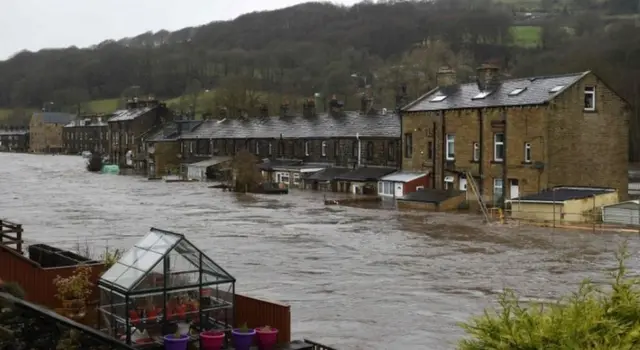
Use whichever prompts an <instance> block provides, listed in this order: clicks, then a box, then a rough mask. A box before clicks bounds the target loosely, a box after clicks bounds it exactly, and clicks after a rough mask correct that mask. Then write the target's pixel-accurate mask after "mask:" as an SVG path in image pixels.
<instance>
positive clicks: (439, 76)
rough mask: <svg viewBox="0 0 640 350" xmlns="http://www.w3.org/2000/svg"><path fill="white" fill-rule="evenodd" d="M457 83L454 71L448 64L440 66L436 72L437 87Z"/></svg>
mask: <svg viewBox="0 0 640 350" xmlns="http://www.w3.org/2000/svg"><path fill="white" fill-rule="evenodd" d="M457 83H458V78H457V76H456V71H455V70H453V68H451V67H449V66H442V67H440V69H438V72H437V73H436V84H437V85H438V87H449V86H454V85H456V84H457Z"/></svg>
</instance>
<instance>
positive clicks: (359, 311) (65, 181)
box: [0, 153, 640, 349]
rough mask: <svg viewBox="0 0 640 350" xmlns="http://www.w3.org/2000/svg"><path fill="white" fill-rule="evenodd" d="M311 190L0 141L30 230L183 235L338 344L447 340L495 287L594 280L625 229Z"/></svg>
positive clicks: (545, 288) (535, 288) (128, 236)
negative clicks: (141, 169)
mask: <svg viewBox="0 0 640 350" xmlns="http://www.w3.org/2000/svg"><path fill="white" fill-rule="evenodd" d="M322 199H323V195H322V194H319V193H313V192H296V191H292V193H290V194H289V195H285V196H275V197H274V196H263V195H237V194H233V193H226V192H221V191H219V190H214V189H209V188H207V186H206V184H204V183H164V182H150V181H147V180H146V179H143V178H140V177H129V176H114V175H100V174H91V173H88V172H86V171H85V170H84V160H83V159H81V158H80V157H75V156H43V155H23V154H8V153H0V217H4V218H7V219H10V220H13V221H16V222H19V223H22V224H24V227H25V230H26V231H25V237H26V239H27V241H30V242H45V243H50V244H55V245H57V246H62V247H69V248H71V247H73V246H74V245H76V244H77V243H78V242H85V241H86V242H89V243H90V244H91V245H92V247H93V249H94V250H96V251H99V250H100V249H101V248H103V247H104V246H105V245H109V246H111V247H122V248H126V247H128V246H131V244H133V242H135V241H136V240H137V238H139V237H140V236H142V235H144V234H145V233H146V231H147V230H148V229H149V228H150V227H152V226H153V227H158V228H163V229H168V230H174V231H177V232H180V233H183V234H185V235H186V236H187V237H188V238H189V239H190V240H192V241H193V242H194V243H196V244H197V245H198V246H200V247H201V248H202V249H203V250H204V251H205V252H206V253H207V254H209V255H210V256H211V258H212V259H214V260H215V261H216V262H218V263H219V264H220V265H222V266H223V267H225V268H226V269H227V271H229V272H230V273H231V274H233V275H234V276H235V277H236V278H237V279H238V283H237V286H236V288H237V290H239V291H240V292H243V293H247V294H249V295H251V296H256V297H264V298H268V299H274V300H280V301H283V302H287V303H290V304H291V306H292V326H293V336H294V338H303V337H305V338H309V339H312V340H316V341H318V342H322V343H326V344H328V345H333V346H335V347H337V348H338V349H451V348H454V347H455V343H456V341H457V340H459V339H460V338H461V337H462V336H464V334H463V332H462V331H461V329H460V327H459V326H458V323H459V322H462V321H465V320H467V319H468V318H469V317H470V316H471V315H474V314H478V313H480V312H482V310H483V309H484V308H485V307H487V306H491V305H492V304H493V303H494V302H495V299H496V295H497V293H499V292H500V291H502V290H503V289H504V288H513V289H515V290H516V291H517V292H518V293H519V294H520V295H521V296H522V297H524V298H534V299H540V298H542V299H553V298H557V297H558V296H560V295H562V294H564V293H567V292H569V291H573V290H576V288H577V286H578V284H579V282H580V281H581V280H583V279H584V278H593V279H595V280H599V281H602V280H603V279H604V278H605V274H604V273H603V271H604V270H606V269H610V268H612V267H613V266H614V265H615V259H614V254H613V253H614V252H615V251H616V249H617V247H618V246H619V244H620V243H621V242H623V241H624V240H625V239H629V249H630V252H631V253H634V256H633V258H632V259H631V260H630V261H629V263H630V267H631V268H632V269H635V268H636V267H637V266H638V261H637V258H636V256H637V254H635V253H637V251H638V249H639V248H640V244H638V242H639V240H638V238H637V237H636V235H628V234H627V235H622V234H601V233H596V234H594V233H592V232H590V231H588V232H570V231H560V230H557V231H555V232H553V231H551V230H549V229H539V228H527V227H508V226H499V225H483V224H481V221H480V219H479V218H478V217H476V216H471V215H461V214H442V213H400V212H397V211H395V210H388V209H364V208H352V207H343V206H324V204H323V200H322Z"/></svg>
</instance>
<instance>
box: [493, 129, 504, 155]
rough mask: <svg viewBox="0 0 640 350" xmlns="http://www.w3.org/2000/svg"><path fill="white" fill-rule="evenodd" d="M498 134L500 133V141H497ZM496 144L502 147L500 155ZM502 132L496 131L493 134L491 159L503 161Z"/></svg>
mask: <svg viewBox="0 0 640 350" xmlns="http://www.w3.org/2000/svg"><path fill="white" fill-rule="evenodd" d="M498 135H502V141H498ZM498 146H500V147H502V156H501V157H498ZM504 157H505V154H504V133H503V132H497V133H495V134H493V161H495V162H504Z"/></svg>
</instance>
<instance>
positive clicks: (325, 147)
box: [321, 141, 327, 157]
mask: <svg viewBox="0 0 640 350" xmlns="http://www.w3.org/2000/svg"><path fill="white" fill-rule="evenodd" d="M321 147H322V156H323V157H326V156H327V141H322V146H321Z"/></svg>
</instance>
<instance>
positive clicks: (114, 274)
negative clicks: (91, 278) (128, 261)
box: [100, 262, 128, 283]
mask: <svg viewBox="0 0 640 350" xmlns="http://www.w3.org/2000/svg"><path fill="white" fill-rule="evenodd" d="M127 268H128V267H127V266H124V265H122V264H120V263H119V262H117V263H115V264H113V266H111V268H110V269H109V270H107V272H105V273H104V274H103V275H102V276H101V277H100V279H102V280H105V281H107V282H110V283H115V282H116V280H117V279H118V277H120V276H121V275H122V274H123V273H124V272H125V271H126V270H127Z"/></svg>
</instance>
